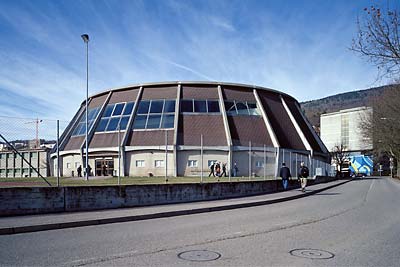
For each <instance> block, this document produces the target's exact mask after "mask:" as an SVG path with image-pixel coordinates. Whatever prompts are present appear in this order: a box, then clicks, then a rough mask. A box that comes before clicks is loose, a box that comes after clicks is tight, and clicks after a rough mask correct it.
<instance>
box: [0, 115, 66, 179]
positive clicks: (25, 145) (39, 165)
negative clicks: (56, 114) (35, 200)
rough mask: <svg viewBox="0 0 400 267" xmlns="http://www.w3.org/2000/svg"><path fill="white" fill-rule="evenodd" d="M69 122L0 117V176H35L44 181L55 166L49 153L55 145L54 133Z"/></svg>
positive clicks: (55, 136)
mask: <svg viewBox="0 0 400 267" xmlns="http://www.w3.org/2000/svg"><path fill="white" fill-rule="evenodd" d="M67 124H68V122H65V121H57V120H49V119H41V118H14V117H4V116H0V177H1V178H18V177H25V178H28V177H38V178H42V179H43V180H45V181H47V180H46V179H45V178H46V177H48V176H55V175H56V173H57V171H55V170H56V169H57V166H54V164H53V162H56V161H52V160H50V154H51V152H52V150H53V149H56V148H57V134H58V133H59V134H61V133H62V131H63V130H64V129H65V127H66V126H67Z"/></svg>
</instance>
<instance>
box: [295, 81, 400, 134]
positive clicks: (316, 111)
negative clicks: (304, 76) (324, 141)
mask: <svg viewBox="0 0 400 267" xmlns="http://www.w3.org/2000/svg"><path fill="white" fill-rule="evenodd" d="M386 90H399V93H400V88H399V87H396V88H394V87H393V86H380V87H375V88H370V89H366V90H358V91H353V92H347V93H342V94H337V95H333V96H328V97H325V98H321V99H317V100H311V101H305V102H302V103H300V105H301V108H302V109H303V111H304V112H305V114H306V116H307V118H308V120H309V121H310V122H311V124H312V125H313V126H314V128H315V129H316V131H317V132H318V133H319V127H320V116H321V114H324V113H330V112H336V111H339V110H342V109H348V108H355V107H360V106H370V103H371V101H372V99H373V98H375V97H378V96H379V95H381V94H382V93H384V92H385V91H386Z"/></svg>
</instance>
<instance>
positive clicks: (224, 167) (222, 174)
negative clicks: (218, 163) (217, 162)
mask: <svg viewBox="0 0 400 267" xmlns="http://www.w3.org/2000/svg"><path fill="white" fill-rule="evenodd" d="M221 177H226V163H224V164H222V173H221Z"/></svg>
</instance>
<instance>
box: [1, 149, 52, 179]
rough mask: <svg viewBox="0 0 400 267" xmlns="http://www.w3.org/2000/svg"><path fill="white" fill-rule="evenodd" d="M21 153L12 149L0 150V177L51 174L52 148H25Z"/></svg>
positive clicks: (44, 175)
mask: <svg viewBox="0 0 400 267" xmlns="http://www.w3.org/2000/svg"><path fill="white" fill-rule="evenodd" d="M18 152H19V153H16V152H15V151H11V150H0V177H1V178H16V177H39V175H38V172H39V173H40V175H42V176H43V177H47V176H48V175H49V174H50V166H49V156H50V149H48V148H39V149H29V148H24V149H21V150H18Z"/></svg>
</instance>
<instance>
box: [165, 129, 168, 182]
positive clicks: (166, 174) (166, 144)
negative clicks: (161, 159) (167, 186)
mask: <svg viewBox="0 0 400 267" xmlns="http://www.w3.org/2000/svg"><path fill="white" fill-rule="evenodd" d="M167 161H168V131H167V130H165V182H168V178H167V177H168V163H167Z"/></svg>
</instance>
